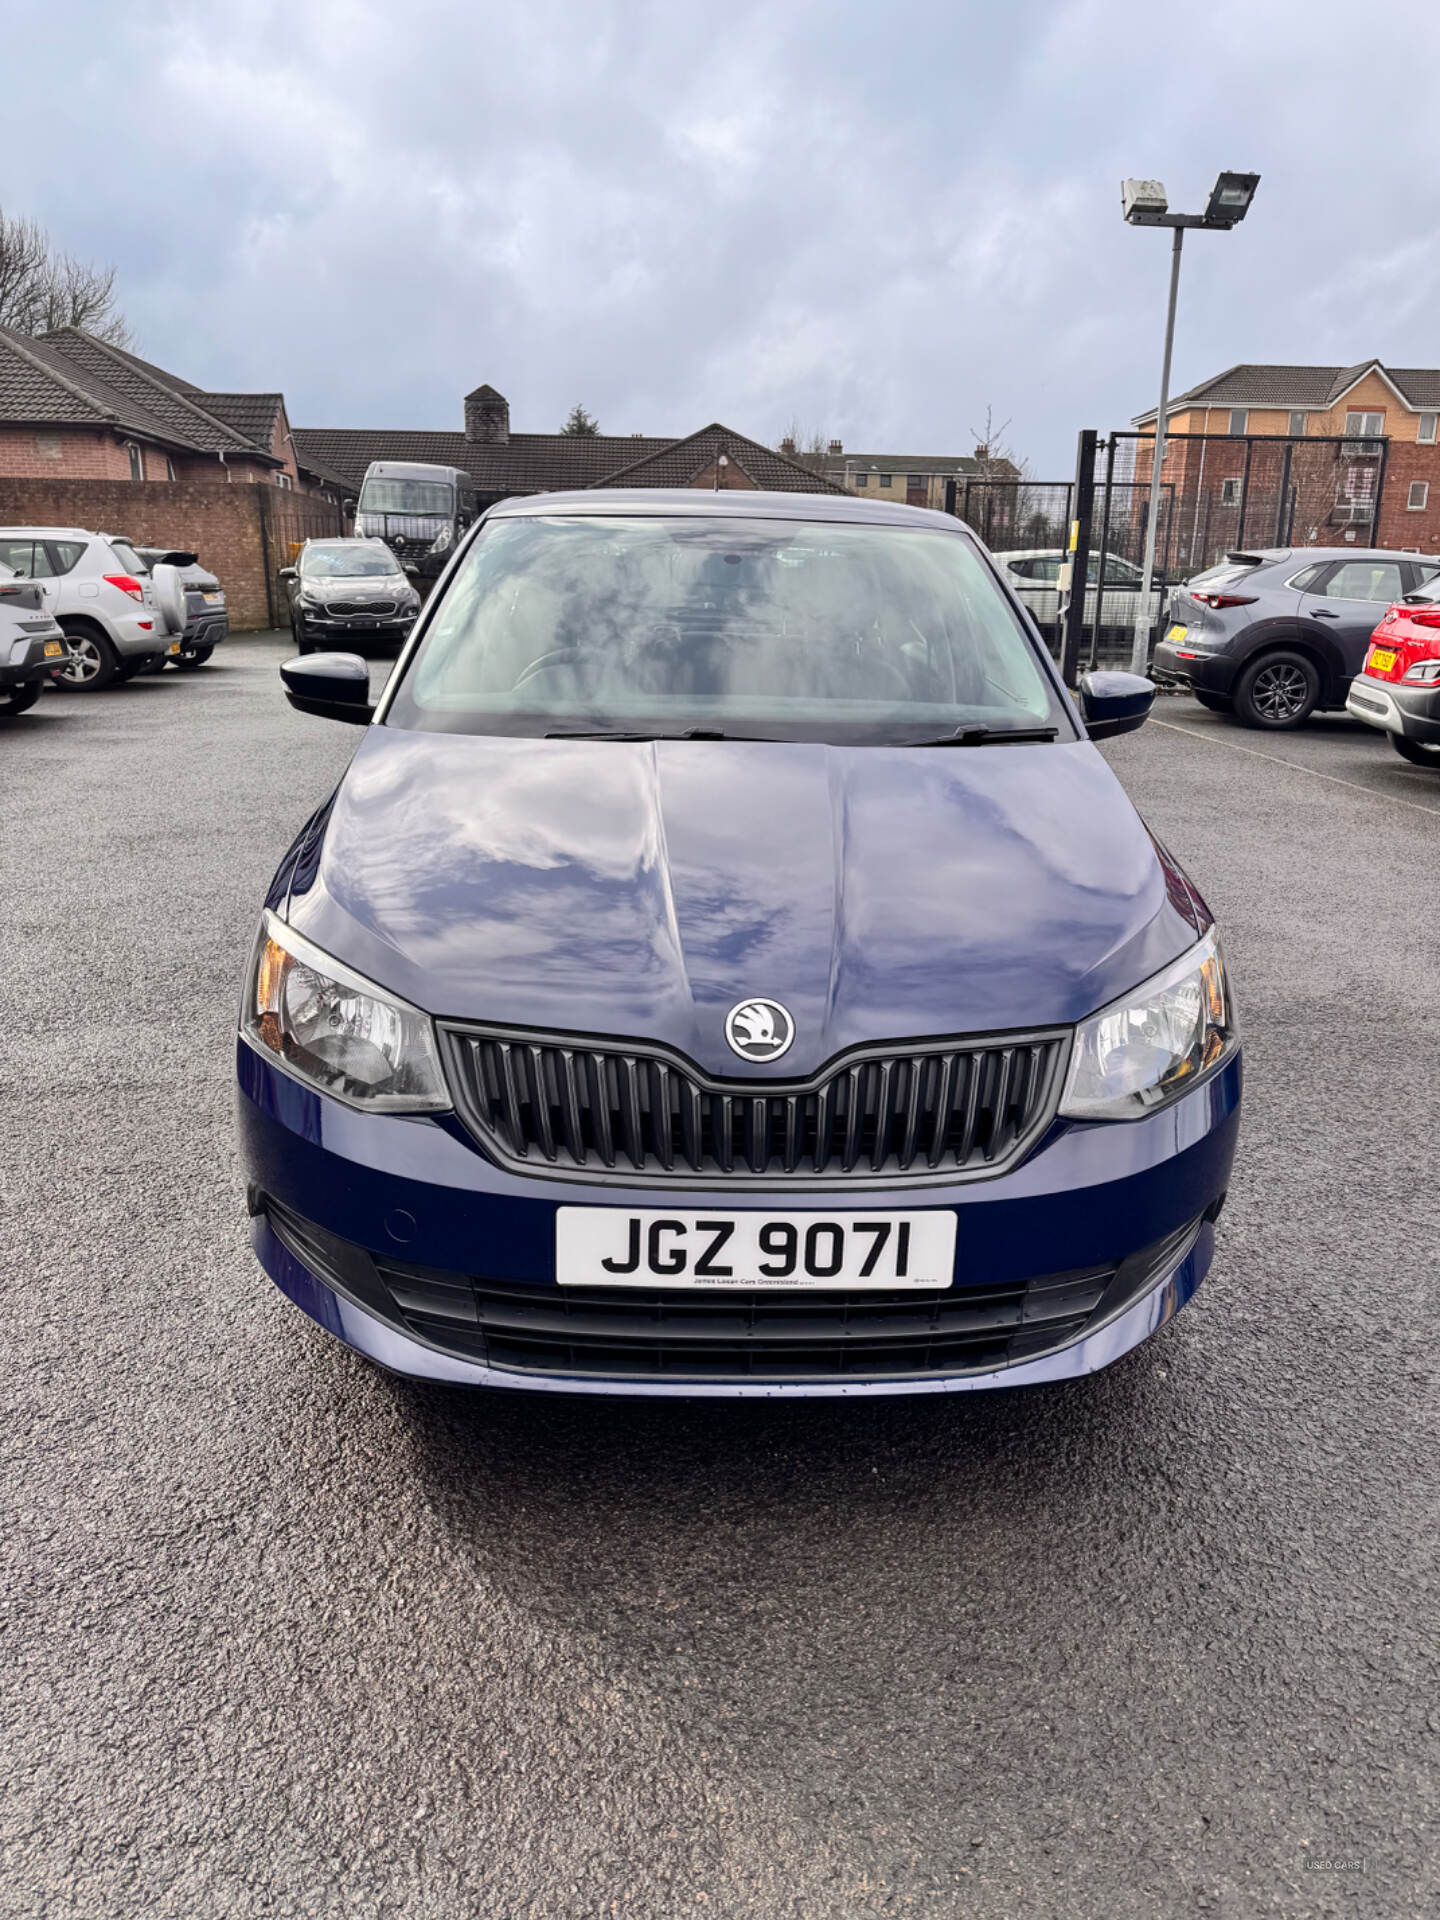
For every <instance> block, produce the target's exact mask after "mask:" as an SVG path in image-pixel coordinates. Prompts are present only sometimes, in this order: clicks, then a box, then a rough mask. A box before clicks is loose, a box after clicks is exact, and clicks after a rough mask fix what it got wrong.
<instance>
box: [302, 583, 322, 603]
mask: <svg viewBox="0 0 1440 1920" xmlns="http://www.w3.org/2000/svg"><path fill="white" fill-rule="evenodd" d="M300 604H301V606H302V607H323V606H324V604H325V603H324V601H323V600H322V599H321V598H320V595H319V594H318V593H317V592H316V590H315V589H314V587H302V588H301V589H300Z"/></svg>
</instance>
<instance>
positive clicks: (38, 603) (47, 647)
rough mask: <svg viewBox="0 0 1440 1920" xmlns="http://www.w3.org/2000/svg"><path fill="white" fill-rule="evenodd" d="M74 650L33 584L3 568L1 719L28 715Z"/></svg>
mask: <svg viewBox="0 0 1440 1920" xmlns="http://www.w3.org/2000/svg"><path fill="white" fill-rule="evenodd" d="M69 656H70V647H69V642H68V641H67V640H66V638H65V636H64V634H63V633H62V632H61V631H60V629H59V627H58V626H57V625H56V623H55V621H54V619H53V618H52V617H51V615H50V614H48V613H47V612H46V611H45V601H44V597H43V595H42V593H41V591H40V588H39V587H38V586H37V585H36V583H35V582H34V581H33V580H22V579H21V578H20V577H19V576H18V575H17V574H15V573H13V572H12V571H11V569H10V568H9V567H6V566H0V715H7V714H12V713H24V712H25V711H26V709H27V708H29V707H33V706H34V704H35V702H36V701H37V700H38V699H39V698H40V694H41V691H42V689H43V688H44V686H45V684H46V682H47V681H48V680H49V678H50V676H51V674H52V673H53V672H54V671H55V669H56V667H58V666H63V665H64V663H65V662H66V661H67V660H68V659H69Z"/></svg>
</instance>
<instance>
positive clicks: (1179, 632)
mask: <svg viewBox="0 0 1440 1920" xmlns="http://www.w3.org/2000/svg"><path fill="white" fill-rule="evenodd" d="M1189 631H1190V629H1189V628H1188V627H1171V629H1170V631H1169V632H1168V633H1167V634H1166V636H1165V638H1166V639H1167V640H1183V639H1184V638H1185V636H1186V634H1187V633H1188V632H1189Z"/></svg>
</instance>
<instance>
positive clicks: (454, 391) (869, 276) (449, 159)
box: [0, 0, 1440, 477]
mask: <svg viewBox="0 0 1440 1920" xmlns="http://www.w3.org/2000/svg"><path fill="white" fill-rule="evenodd" d="M17 4H18V0H17ZM7 46H8V53H9V61H8V62H7V64H11V78H10V80H9V81H8V82H7V86H6V90H5V112H4V116H3V122H0V203H3V205H4V206H5V209H6V211H7V212H9V213H13V214H29V215H33V216H35V217H36V218H38V219H39V220H41V221H42V222H43V223H44V224H45V225H46V226H47V227H48V228H49V229H50V231H51V233H52V235H53V236H54V238H55V239H56V240H57V241H58V242H60V243H61V244H62V245H64V246H66V247H68V248H69V249H70V250H72V251H74V252H78V253H81V254H84V255H88V256H91V257H94V258H97V259H102V260H109V261H113V262H114V263H115V264H116V265H117V266H118V268H119V278H120V287H121V293H122V301H123V306H124V309H125V312H126V314H127V315H128V317H129V319H130V321H131V324H132V326H133V328H134V331H135V334H136V337H137V344H138V346H139V348H140V351H142V352H143V353H145V354H146V355H147V356H148V357H150V358H152V359H155V360H157V361H159V362H160V363H161V364H162V365H164V366H167V367H170V368H172V369H173V370H174V371H176V372H178V373H182V374H184V375H186V376H187V377H189V378H190V379H193V380H195V381H198V382H199V383H201V384H202V385H204V386H207V387H211V388H215V389H244V388H273V387H279V388H282V389H283V390H284V392H285V394H286V396H287V400H288V402H289V407H290V415H291V419H292V421H294V422H295V423H297V424H299V425H303V426H375V427H398V426H413V427H458V426H459V425H460V396H461V395H462V394H463V393H464V392H465V391H466V390H467V389H468V388H470V387H472V386H474V385H476V384H477V383H478V382H480V381H482V380H489V381H491V382H492V383H493V384H494V385H495V386H497V387H499V388H500V390H501V391H502V392H503V393H505V394H506V395H507V396H508V397H509V399H510V403H511V418H512V424H513V425H514V426H515V427H516V428H518V429H530V430H553V429H554V428H556V427H558V426H559V425H560V423H561V421H562V420H563V418H564V416H565V413H566V412H567V410H568V409H569V407H570V405H571V403H572V402H573V401H575V400H581V401H583V402H584V403H585V404H586V405H587V406H588V407H589V408H590V410H591V411H592V412H593V413H595V414H596V415H597V416H598V417H599V420H600V422H601V425H602V427H603V428H604V429H605V430H606V431H608V432H619V433H628V432H637V431H638V432H646V433H682V432H688V431H689V430H691V429H692V428H694V427H696V426H698V425H701V424H703V423H704V422H705V421H706V420H709V419H712V418H717V417H718V418H720V419H723V420H725V421H726V422H727V423H729V424H730V425H732V426H735V427H737V428H739V429H741V430H742V431H745V432H749V433H752V434H754V435H755V436H756V437H757V438H759V439H764V440H771V441H773V440H775V439H777V438H778V437H779V435H780V434H781V433H782V432H783V431H784V430H785V428H786V426H787V424H788V423H789V422H790V421H791V420H792V419H795V420H798V421H799V422H800V423H802V424H803V425H804V426H806V427H807V428H809V429H811V430H815V431H823V432H824V433H826V434H827V435H834V436H836V437H840V438H843V440H844V441H845V443H846V445H847V446H848V447H855V448H860V449H864V450H870V449H874V450H876V451H882V450H888V451H912V452H917V453H950V452H956V451H964V450H968V448H969V447H970V446H971V444H972V440H973V431H972V430H973V429H976V428H979V427H981V426H982V424H983V422H984V419H985V413H986V408H987V406H991V407H993V408H994V411H995V416H996V419H997V421H999V420H1009V422H1010V426H1009V428H1008V431H1007V434H1006V438H1007V439H1008V440H1009V441H1010V442H1011V443H1012V444H1013V446H1014V447H1015V448H1016V449H1017V450H1018V451H1019V452H1020V453H1022V454H1025V455H1028V456H1029V457H1030V459H1031V460H1032V462H1033V464H1034V466H1035V468H1036V470H1037V471H1038V472H1039V473H1040V474H1041V475H1043V476H1046V477H1048V476H1050V475H1052V474H1063V473H1065V472H1067V471H1068V470H1069V467H1070V466H1071V464H1072V462H1073V449H1074V440H1075V431H1076V429H1077V428H1078V427H1080V426H1082V425H1095V426H1098V427H1101V428H1105V427H1109V426H1114V425H1117V424H1124V423H1126V422H1128V419H1129V417H1130V416H1131V415H1132V414H1134V413H1136V412H1138V411H1139V410H1140V409H1141V408H1143V407H1145V406H1147V405H1150V404H1153V399H1154V394H1155V390H1156V388H1157V385H1158V377H1159V334H1160V327H1161V324H1162V321H1163V304H1164V293H1165V276H1166V267H1167V260H1166V248H1167V236H1165V235H1162V234H1156V233H1145V232H1136V231H1132V230H1130V229H1128V228H1127V227H1125V226H1124V225H1123V224H1122V222H1121V219H1120V210H1119V181H1120V178H1121V176H1122V175H1125V174H1139V175H1149V176H1156V177H1159V178H1161V179H1163V180H1164V181H1165V183H1166V185H1167V186H1168V188H1169V190H1170V199H1171V204H1172V205H1174V206H1179V207H1183V208H1187V209H1188V208H1192V207H1195V208H1198V207H1199V206H1200V205H1202V204H1203V201H1204V197H1205V195H1206V193H1207V191H1208V188H1209V186H1210V183H1211V181H1212V179H1213V178H1214V175H1215V173H1216V171H1217V170H1218V169H1219V168H1221V167H1233V168H1237V169H1254V170H1256V171H1258V172H1260V173H1261V174H1262V175H1263V179H1262V183H1261V186H1260V190H1259V194H1258V197H1257V199H1256V202H1255V205H1254V207H1253V209H1252V211H1251V214H1250V217H1249V219H1248V221H1247V222H1246V223H1245V224H1244V225H1243V226H1242V227H1240V228H1238V229H1237V230H1236V231H1235V232H1234V233H1232V234H1229V235H1223V234H1201V235H1196V236H1194V237H1193V238H1192V239H1191V240H1189V241H1188V242H1187V251H1186V265H1185V276H1184V280H1183V283H1182V289H1181V314H1180V326H1179V331H1178V336H1177V347H1176V368H1175V373H1176V383H1177V385H1178V386H1181V387H1183V386H1185V385H1188V384H1191V383H1192V382H1194V381H1196V380H1198V379H1201V378H1203V377H1205V376H1206V375H1208V374H1210V373H1212V372H1217V371H1219V370H1220V369H1221V368H1222V367H1224V366H1227V365H1229V364H1230V363H1232V362H1233V361H1236V360H1280V361H1312V360H1313V361H1334V362H1341V363H1347V362H1350V361H1354V360H1360V359H1364V358H1366V357H1368V356H1369V355H1371V354H1377V355H1379V356H1380V357H1381V358H1382V359H1386V360H1389V361H1391V362H1392V363H1394V364H1398V365H1426V366H1434V365H1436V364H1437V363H1440V324H1437V316H1440V298H1437V296H1440V241H1437V232H1440V206H1437V198H1440V193H1437V189H1440V137H1437V133H1436V116H1435V112H1434V110H1433V107H1432V106H1431V104H1430V103H1429V102H1428V100H1427V98H1426V96H1425V94H1424V93H1423V92H1421V91H1420V90H1419V89H1420V88H1421V86H1422V83H1423V84H1425V85H1428V84H1429V77H1431V76H1433V75H1434V73H1435V72H1436V70H1437V64H1440V6H1437V5H1436V4H1435V0H1369V3H1368V4H1367V5H1366V6H1365V7H1364V8H1363V9H1360V10H1357V9H1356V8H1355V7H1354V6H1353V5H1352V4H1348V3H1347V4H1340V3H1339V0H1303V3H1302V0H1243V3H1242V4H1236V3H1235V0H1205V3H1204V4H1191V0H1168V3H1167V4H1166V5H1163V6H1157V5H1156V4H1155V0H991V3H990V4H986V5H975V4H971V0H723V4H721V3H718V0H704V3H702V0H524V4H523V5H520V6H517V5H515V4H514V3H513V0H507V4H505V5H497V4H492V0H286V3H285V4H276V3H275V0H188V3H186V4H172V5H163V4H158V3H157V0H126V3H125V4H124V5H123V6H119V5H116V4H115V0H57V4H54V5H52V6H50V7H48V8H45V9H34V8H29V9H24V10H23V24H21V14H20V13H19V12H17V13H16V14H15V16H14V17H13V19H12V22H11V26H10V29H9V32H8V35H7ZM22 56H23V70H24V84H23V86H19V85H16V84H15V78H16V74H17V71H18V68H19V66H20V61H21V57H22ZM1406 75H1409V76H1412V78H1413V83H1414V88H1415V91H1413V92H1411V91H1410V87H1409V83H1407V81H1406V78H1405V76H1406ZM1407 102H1408V104H1407Z"/></svg>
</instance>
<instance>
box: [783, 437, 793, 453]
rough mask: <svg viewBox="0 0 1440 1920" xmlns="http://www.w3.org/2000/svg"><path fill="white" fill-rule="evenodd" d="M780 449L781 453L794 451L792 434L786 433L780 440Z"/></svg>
mask: <svg viewBox="0 0 1440 1920" xmlns="http://www.w3.org/2000/svg"><path fill="white" fill-rule="evenodd" d="M780 451H781V453H794V451H795V439H794V436H793V434H788V433H787V434H786V436H785V438H784V439H783V440H782V441H781V442H780Z"/></svg>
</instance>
